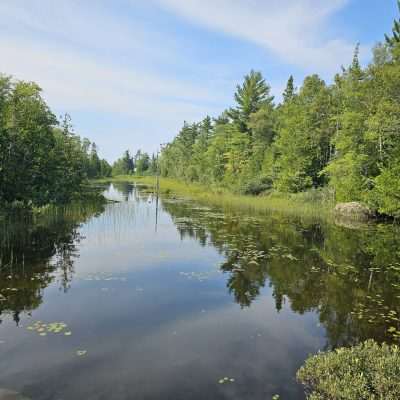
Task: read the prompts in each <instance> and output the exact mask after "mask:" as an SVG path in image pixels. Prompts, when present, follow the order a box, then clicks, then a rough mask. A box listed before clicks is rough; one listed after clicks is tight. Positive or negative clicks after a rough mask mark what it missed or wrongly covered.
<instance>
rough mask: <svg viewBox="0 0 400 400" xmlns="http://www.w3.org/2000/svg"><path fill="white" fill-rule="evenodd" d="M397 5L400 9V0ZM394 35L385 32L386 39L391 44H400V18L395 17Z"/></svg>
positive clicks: (392, 45)
mask: <svg viewBox="0 0 400 400" xmlns="http://www.w3.org/2000/svg"><path fill="white" fill-rule="evenodd" d="M397 6H398V8H399V11H400V0H397ZM392 35H393V36H391V37H390V36H389V35H387V34H385V39H386V43H387V44H388V45H389V46H391V47H394V46H397V45H398V44H400V19H399V20H396V19H395V20H394V21H393V28H392Z"/></svg>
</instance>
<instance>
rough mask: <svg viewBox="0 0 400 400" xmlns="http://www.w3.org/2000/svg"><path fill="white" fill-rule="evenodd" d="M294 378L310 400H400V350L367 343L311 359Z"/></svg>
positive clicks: (372, 342)
mask: <svg viewBox="0 0 400 400" xmlns="http://www.w3.org/2000/svg"><path fill="white" fill-rule="evenodd" d="M297 379H298V380H299V382H301V383H302V384H303V385H304V386H305V389H306V393H307V395H308V399H309V400H339V399H340V400H367V399H368V400H375V399H382V400H398V399H400V348H399V347H398V346H395V345H393V346H389V345H386V344H383V345H382V346H380V345H378V344H377V343H375V342H374V341H373V340H369V341H367V342H365V343H362V344H360V345H358V346H355V347H351V348H348V349H344V348H342V349H337V350H335V351H332V352H328V353H320V354H318V355H316V356H313V357H310V358H309V359H308V360H307V361H306V363H305V365H304V366H303V367H302V368H301V369H300V370H299V371H298V373H297Z"/></svg>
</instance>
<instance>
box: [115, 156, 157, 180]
mask: <svg viewBox="0 0 400 400" xmlns="http://www.w3.org/2000/svg"><path fill="white" fill-rule="evenodd" d="M157 165H158V162H157V157H156V156H155V155H154V154H153V155H152V156H151V157H150V156H149V154H148V153H146V152H143V151H142V150H138V151H137V152H136V154H135V156H132V155H131V153H130V152H129V150H126V151H125V152H124V154H123V155H122V157H121V158H119V159H118V160H117V161H115V162H114V164H113V166H112V175H139V176H141V175H155V174H156V173H157Z"/></svg>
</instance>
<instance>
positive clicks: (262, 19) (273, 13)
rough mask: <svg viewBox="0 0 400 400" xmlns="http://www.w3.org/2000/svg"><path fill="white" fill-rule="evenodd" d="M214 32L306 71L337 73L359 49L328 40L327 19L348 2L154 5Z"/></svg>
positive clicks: (192, 0)
mask: <svg viewBox="0 0 400 400" xmlns="http://www.w3.org/2000/svg"><path fill="white" fill-rule="evenodd" d="M155 1H157V2H158V3H159V4H161V5H162V6H164V7H166V8H168V9H170V10H173V11H174V12H176V13H177V14H179V15H181V16H183V17H185V18H188V19H190V20H191V21H194V22H196V23H198V24H201V25H204V26H207V27H208V28H210V29H214V30H218V31H221V32H224V33H226V34H229V35H232V36H235V37H238V38H242V39H245V40H248V41H251V42H253V43H256V44H258V45H260V46H263V47H264V48H266V49H268V50H269V51H271V52H273V53H274V54H276V55H278V56H279V57H280V58H281V59H282V60H284V61H286V62H289V63H291V64H293V65H297V66H300V67H303V68H304V69H306V70H309V69H312V70H314V71H315V70H317V71H318V70H319V71H321V70H322V71H325V72H329V73H331V72H336V71H337V70H338V67H340V65H341V64H342V63H344V64H346V63H347V62H348V61H349V60H350V59H351V56H352V54H353V51H354V47H355V43H348V42H347V41H346V40H343V39H341V38H333V39H332V38H331V39H329V38H328V37H327V34H328V33H327V32H328V29H327V26H329V24H328V19H329V17H330V16H332V15H333V14H334V13H335V12H337V11H339V10H340V9H342V8H343V7H344V6H345V5H346V4H347V3H348V1H349V0H329V1H327V0H285V1H282V0H185V1H181V0H155Z"/></svg>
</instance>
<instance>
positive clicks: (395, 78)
mask: <svg viewBox="0 0 400 400" xmlns="http://www.w3.org/2000/svg"><path fill="white" fill-rule="evenodd" d="M399 9H400V2H399ZM270 91H271V90H270V86H269V85H268V83H267V82H266V80H265V79H264V78H263V76H262V74H261V73H260V72H256V71H251V72H250V73H249V74H248V75H246V76H245V78H244V82H243V83H242V84H241V85H238V86H237V90H236V93H235V95H234V98H235V103H236V104H235V106H234V107H232V108H229V109H227V110H225V111H224V112H223V113H222V114H221V115H220V116H219V117H217V118H214V119H211V118H210V117H206V118H205V119H204V120H203V121H201V122H198V123H187V122H185V123H184V126H183V128H182V129H181V130H180V132H179V133H178V135H177V136H176V137H175V139H174V140H173V141H172V142H171V143H169V144H168V145H166V146H165V147H164V149H163V151H162V154H161V160H160V168H161V172H162V175H163V176H169V177H174V178H178V179H182V180H185V181H188V182H200V183H202V184H205V185H210V184H212V185H217V186H223V187H227V188H229V189H232V190H234V191H238V192H242V193H246V194H260V193H269V192H272V191H276V192H283V193H298V192H303V191H307V190H310V189H318V190H326V191H329V193H330V194H331V195H332V196H334V198H335V200H336V201H338V202H339V201H360V202H364V203H366V204H368V205H370V206H371V207H373V208H374V209H376V210H378V211H379V212H381V213H384V214H388V215H392V216H396V217H399V216H400V178H399V177H400V21H397V20H396V21H395V23H394V27H393V32H392V34H390V35H386V38H385V41H384V42H383V43H378V44H377V45H376V46H375V47H374V49H373V60H372V61H371V63H370V64H369V65H368V66H367V67H362V66H361V64H360V62H359V49H358V46H357V47H356V50H355V54H354V58H353V61H352V63H351V65H350V66H349V67H347V68H344V67H342V70H341V72H340V73H337V74H336V75H335V77H334V79H333V83H331V84H327V83H326V82H325V81H324V80H323V79H321V78H320V77H319V76H318V75H316V74H314V75H311V76H307V77H306V78H305V79H304V82H303V83H302V85H301V87H300V88H296V86H295V83H294V79H293V77H292V76H291V77H290V78H289V80H288V82H287V86H286V89H285V91H284V93H283V96H282V97H283V100H282V102H281V103H280V104H278V105H276V104H275V103H274V97H273V96H271V93H270Z"/></svg>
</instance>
